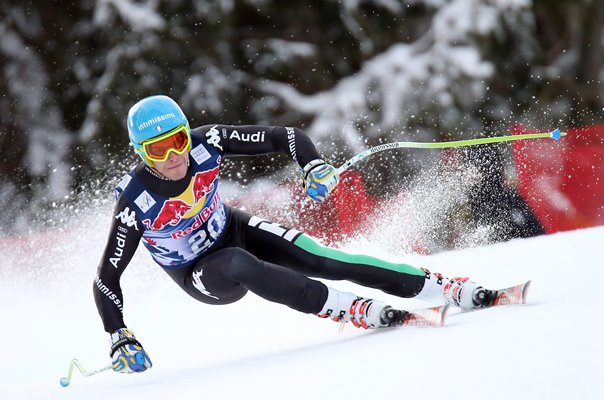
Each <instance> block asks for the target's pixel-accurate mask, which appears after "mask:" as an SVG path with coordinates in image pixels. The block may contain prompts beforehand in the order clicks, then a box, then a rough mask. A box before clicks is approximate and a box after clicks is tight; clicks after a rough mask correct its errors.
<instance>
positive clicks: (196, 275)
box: [191, 270, 219, 300]
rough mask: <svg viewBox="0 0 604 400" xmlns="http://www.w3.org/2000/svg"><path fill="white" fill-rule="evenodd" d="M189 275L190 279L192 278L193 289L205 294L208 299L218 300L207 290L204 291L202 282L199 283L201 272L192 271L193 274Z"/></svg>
mask: <svg viewBox="0 0 604 400" xmlns="http://www.w3.org/2000/svg"><path fill="white" fill-rule="evenodd" d="M191 275H192V278H193V286H195V289H197V290H199V291H200V292H201V293H203V294H205V295H206V296H208V297H211V298H213V299H216V300H219V299H218V297H216V296H214V295H213V294H211V293H210V292H209V291H208V289H206V287H205V285H204V284H203V282H201V277H202V276H203V270H199V271H193V273H192V274H191Z"/></svg>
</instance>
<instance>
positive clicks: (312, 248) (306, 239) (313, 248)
mask: <svg viewBox="0 0 604 400" xmlns="http://www.w3.org/2000/svg"><path fill="white" fill-rule="evenodd" d="M294 244H295V245H296V246H298V247H300V248H302V249H304V250H306V251H308V252H309V253H312V254H314V255H317V256H320V257H326V258H331V259H332V260H337V261H341V262H345V263H349V264H365V265H371V266H373V267H378V268H384V269H389V270H391V271H395V272H400V273H403V274H409V275H417V276H424V275H426V273H425V272H424V271H423V270H421V269H419V268H416V267H414V266H411V265H408V264H399V263H392V262H388V261H385V260H382V259H379V258H375V257H371V256H368V255H365V254H354V253H347V252H345V251H342V250H338V249H333V248H331V247H327V246H323V245H322V244H321V243H319V242H317V241H315V240H313V239H312V238H311V237H310V236H307V235H305V234H301V235H300V236H298V237H297V238H296V239H295V240H294Z"/></svg>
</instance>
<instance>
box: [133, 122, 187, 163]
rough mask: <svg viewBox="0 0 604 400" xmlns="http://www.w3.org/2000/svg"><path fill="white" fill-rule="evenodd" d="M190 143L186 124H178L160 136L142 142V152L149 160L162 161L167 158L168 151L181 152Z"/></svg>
mask: <svg viewBox="0 0 604 400" xmlns="http://www.w3.org/2000/svg"><path fill="white" fill-rule="evenodd" d="M190 145H191V137H190V136H189V130H188V128H187V126H186V125H179V126H177V127H176V128H174V129H172V130H171V131H168V132H166V133H164V134H163V135H161V136H158V137H155V138H153V139H149V140H147V141H145V142H143V143H142V152H143V154H144V156H145V157H147V158H148V159H149V160H151V161H159V162H163V161H166V160H167V159H168V157H169V156H170V152H172V151H173V152H174V153H176V154H182V153H184V152H185V151H186V150H188V149H189V148H190Z"/></svg>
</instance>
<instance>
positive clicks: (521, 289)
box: [456, 280, 531, 314]
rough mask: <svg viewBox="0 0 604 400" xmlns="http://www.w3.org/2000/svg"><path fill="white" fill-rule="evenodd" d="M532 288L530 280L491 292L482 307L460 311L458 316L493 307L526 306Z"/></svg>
mask: <svg viewBox="0 0 604 400" xmlns="http://www.w3.org/2000/svg"><path fill="white" fill-rule="evenodd" d="M530 286H531V281H530V280H529V281H526V282H524V283H520V284H518V285H514V286H510V287H507V288H504V289H495V290H490V292H491V294H490V295H487V296H488V297H487V300H486V301H485V302H484V303H483V304H482V306H480V307H477V308H471V309H468V310H459V311H458V312H456V314H459V313H466V312H469V311H478V310H484V309H487V308H492V307H499V306H509V305H516V304H525V303H526V296H527V294H528V290H529V288H530Z"/></svg>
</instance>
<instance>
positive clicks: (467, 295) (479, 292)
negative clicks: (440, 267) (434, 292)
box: [443, 278, 496, 310]
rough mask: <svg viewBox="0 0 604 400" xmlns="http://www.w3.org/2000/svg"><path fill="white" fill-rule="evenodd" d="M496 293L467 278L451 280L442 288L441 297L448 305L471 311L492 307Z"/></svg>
mask: <svg viewBox="0 0 604 400" xmlns="http://www.w3.org/2000/svg"><path fill="white" fill-rule="evenodd" d="M495 296H496V292H495V291H494V290H488V289H485V288H483V287H482V286H480V285H478V284H477V283H474V282H472V281H471V280H470V279H469V278H452V279H450V280H449V281H448V282H447V283H446V284H445V287H444V290H443V297H444V298H445V301H446V302H447V303H449V304H453V305H455V306H457V307H460V308H461V309H462V310H471V309H474V308H480V307H489V306H491V305H493V302H494V300H495Z"/></svg>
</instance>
